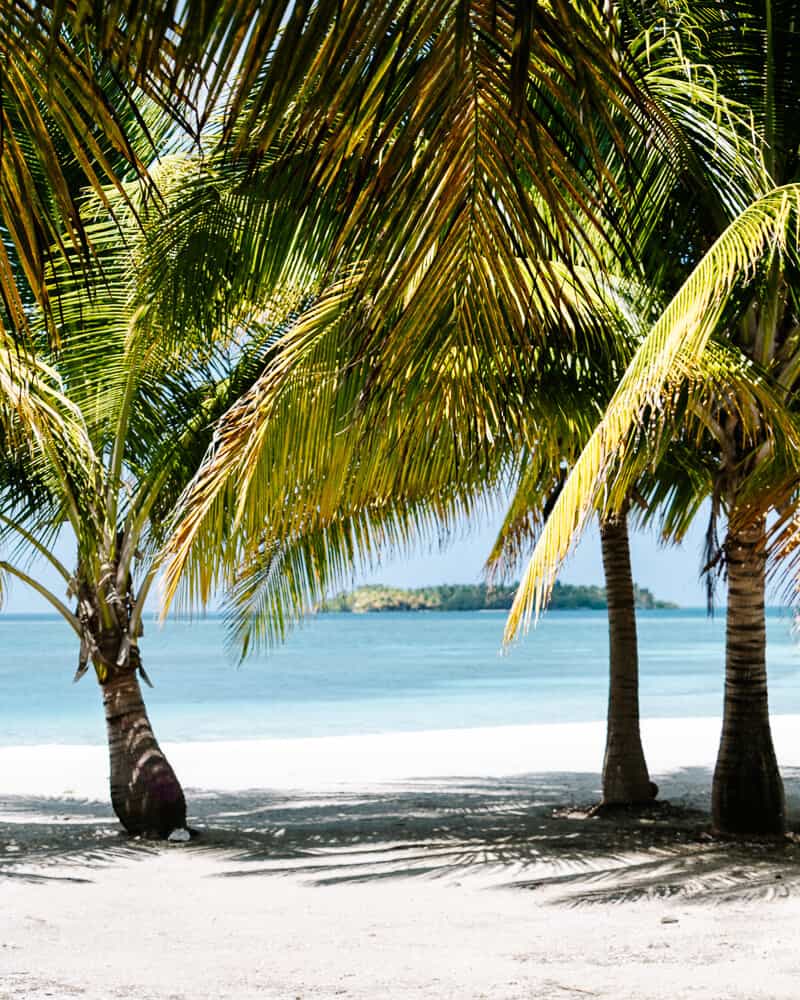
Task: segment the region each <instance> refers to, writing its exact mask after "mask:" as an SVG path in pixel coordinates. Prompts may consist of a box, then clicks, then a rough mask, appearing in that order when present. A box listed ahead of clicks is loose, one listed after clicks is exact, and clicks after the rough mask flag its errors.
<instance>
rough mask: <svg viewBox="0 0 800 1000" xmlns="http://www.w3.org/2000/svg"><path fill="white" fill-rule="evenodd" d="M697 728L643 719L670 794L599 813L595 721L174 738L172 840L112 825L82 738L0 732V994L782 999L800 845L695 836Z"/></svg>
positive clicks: (796, 814)
mask: <svg viewBox="0 0 800 1000" xmlns="http://www.w3.org/2000/svg"><path fill="white" fill-rule="evenodd" d="M798 721H800V720H797V719H792V718H790V717H779V718H778V719H776V743H777V745H778V750H779V756H780V757H781V760H782V764H783V765H784V778H785V780H786V785H787V792H788V793H789V803H790V807H791V815H792V820H793V822H794V823H795V824H796V823H797V821H800V740H797V739H795V740H793V739H792V735H793V733H797V732H798V725H797V724H798ZM717 734H718V723H717V722H716V721H714V720H692V721H691V722H679V721H672V722H669V721H664V720H659V721H658V722H656V723H648V724H647V725H646V726H645V739H646V741H647V745H648V754H649V757H650V762H651V770H652V771H653V773H654V774H655V776H656V780H658V782H659V784H660V786H661V790H662V796H663V797H664V798H668V799H669V800H670V802H671V803H672V806H673V808H671V809H670V810H663V811H661V810H654V811H653V812H652V813H650V814H649V815H646V816H627V817H621V818H619V819H617V820H613V821H612V820H609V819H597V818H593V819H587V818H586V817H585V815H584V814H583V813H581V812H580V811H579V807H580V806H582V805H586V804H589V803H591V802H592V801H593V800H594V799H595V797H596V794H597V787H598V776H597V773H596V766H597V757H596V756H594V755H596V754H597V752H598V746H597V741H598V736H599V738H600V746H601V747H602V727H598V726H594V725H585V726H547V727H545V726H542V727H515V728H513V729H511V728H509V729H502V730H483V731H475V730H473V731H454V732H452V733H439V734H430V733H427V734H392V735H386V736H376V737H353V738H348V739H340V740H307V741H272V742H268V743H267V742H264V743H259V744H246V743H242V744H238V745H237V744H206V745H184V746H181V747H174V748H170V753H171V756H172V757H173V759H174V760H175V762H176V765H177V767H178V771H179V773H180V774H181V777H182V778H183V780H184V782H185V784H186V785H187V786H188V787H190V788H193V789H194V791H192V792H191V793H190V804H191V805H190V809H191V814H192V819H191V822H192V825H193V826H194V827H196V828H197V829H198V830H200V831H201V833H202V836H200V837H199V838H197V839H196V840H194V841H193V842H192V843H191V844H190V845H187V846H168V845H155V844H152V843H144V842H140V841H132V840H129V839H127V838H125V837H123V836H121V835H120V833H119V832H118V828H117V826H116V824H115V823H114V821H113V817H111V815H110V810H109V808H108V806H107V804H106V803H105V795H104V790H101V792H100V794H98V795H94V790H96V789H97V786H98V784H99V785H100V786H102V784H103V781H104V770H105V765H104V752H103V751H102V749H97V748H56V749H54V748H52V747H49V748H16V749H14V748H11V749H4V750H2V751H0V904H2V905H1V906H0V998H3V1000H5V998H7V997H8V998H11V997H14V998H16V997H32V998H37V1000H38V998H40V997H41V998H44V997H55V998H62V997H64V998H66V997H84V998H88V1000H106V998H109V1000H112V998H134V997H135V998H137V1000H156V998H158V1000H178V998H180V1000H190V998H191V1000H195V998H197V1000H205V998H216V997H226V998H227V997H230V998H243V1000H247V998H251V997H253V998H255V997H259V998H262V997H263V998H281V1000H283V998H286V1000H294V998H297V997H302V998H303V1000H306V998H308V1000H310V998H329V997H331V998H332V997H350V998H364V1000H367V998H369V1000H373V998H375V1000H378V998H384V997H388V998H394V997H398V998H400V997H403V998H434V997H435V998H454V1000H455V998H458V1000H462V998H463V1000H471V998H479V997H485V998H492V1000H494V998H497V1000H511V998H544V1000H549V998H559V1000H565V998H566V1000H569V998H573V1000H580V998H585V997H603V998H608V1000H612V998H613V1000H626V998H631V1000H632V998H637V1000H638V998H653V1000H655V998H659V1000H660V998H664V1000H667V998H669V1000H680V998H699V997H702V998H709V1000H728V998H731V1000H733V998H736V1000H739V998H741V1000H745V998H747V1000H751V998H752V1000H755V998H759V1000H761V998H764V1000H766V998H781V1000H783V998H787V1000H788V998H792V1000H795V998H796V997H797V996H798V994H800V987H799V986H798V982H800V846H798V845H797V844H795V843H792V842H790V843H787V844H786V845H780V846H775V845H768V844H751V845H734V844H728V843H722V842H718V841H713V840H711V839H709V838H708V837H707V835H706V833H705V827H706V823H707V809H708V792H709V785H710V764H711V762H712V760H713V754H714V750H715V745H716V740H717ZM793 743H796V744H797V746H796V748H794V750H793V755H792V744H793ZM290 758H291V759H290ZM48 762H49V764H48ZM526 764H527V767H526V766H525V765H526ZM592 765H594V766H592ZM204 766H205V774H203V773H202V772H203V768H204ZM557 768H558V769H557ZM98 769H99V777H98V773H97V771H98ZM259 776H260V778H261V781H260V783H259V781H258V780H257V779H258V778H259ZM198 779H199V780H198ZM65 782H67V783H66V784H65ZM248 789H249V790H248ZM259 789H260V790H259ZM65 792H71V793H72V794H71V795H69V796H65V794H64V793H65ZM79 796H81V797H79Z"/></svg>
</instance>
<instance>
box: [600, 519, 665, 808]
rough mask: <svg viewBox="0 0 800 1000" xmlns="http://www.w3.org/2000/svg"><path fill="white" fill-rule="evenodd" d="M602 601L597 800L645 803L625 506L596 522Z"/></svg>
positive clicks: (650, 788) (649, 794) (648, 792)
mask: <svg viewBox="0 0 800 1000" xmlns="http://www.w3.org/2000/svg"><path fill="white" fill-rule="evenodd" d="M600 541H601V545H602V551H603V569H604V571H605V577H606V596H607V600H608V638H609V693H608V725H607V731H606V752H605V757H604V760H603V804H605V805H622V804H634V803H641V802H649V801H650V800H651V799H653V798H654V796H655V794H656V792H657V788H656V786H655V785H654V784H653V783H652V782H651V781H650V776H649V774H648V773H647V764H646V763H645V759H644V751H643V749H642V739H641V735H640V733H639V658H638V649H637V642H636V609H635V603H634V593H633V575H632V573H631V555H630V546H629V544H628V521H627V510H623V511H621V512H620V514H619V515H617V516H616V517H613V518H607V519H605V520H602V521H601V522H600Z"/></svg>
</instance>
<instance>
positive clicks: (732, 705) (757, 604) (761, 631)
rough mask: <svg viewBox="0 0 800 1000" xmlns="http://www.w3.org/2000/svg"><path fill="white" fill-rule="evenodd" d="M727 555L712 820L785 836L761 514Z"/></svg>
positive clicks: (728, 828) (734, 538) (727, 828)
mask: <svg viewBox="0 0 800 1000" xmlns="http://www.w3.org/2000/svg"><path fill="white" fill-rule="evenodd" d="M725 557H726V562H727V567H728V611H727V624H726V632H725V709H724V716H723V721H722V738H721V740H720V746H719V754H718V756H717V766H716V768H715V771H714V783H713V789H712V801H711V812H712V821H713V826H714V829H715V830H717V831H718V832H720V833H731V834H782V833H783V832H784V831H785V815H784V812H785V809H784V797H783V782H782V781H781V776H780V773H779V771H778V762H777V760H776V757H775V750H774V748H773V745H772V734H771V731H770V724H769V706H768V701H767V662H766V647H767V639H766V627H765V620H764V584H765V571H766V556H765V538H764V522H763V520H762V521H761V522H760V523H757V524H756V525H754V526H752V527H750V528H747V529H745V530H740V531H738V532H737V533H734V532H732V531H729V532H728V536H727V538H726V540H725Z"/></svg>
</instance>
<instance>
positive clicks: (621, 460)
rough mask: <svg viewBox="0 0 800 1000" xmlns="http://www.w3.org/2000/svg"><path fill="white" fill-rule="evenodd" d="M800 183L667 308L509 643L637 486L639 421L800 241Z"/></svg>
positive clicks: (522, 597)
mask: <svg viewBox="0 0 800 1000" xmlns="http://www.w3.org/2000/svg"><path fill="white" fill-rule="evenodd" d="M799 206H800V186H799V185H789V186H787V187H784V188H778V189H776V190H774V191H772V192H770V193H769V194H768V195H766V196H764V197H763V198H761V199H759V200H758V201H756V202H755V203H754V204H752V205H751V206H749V207H748V208H747V209H746V210H745V211H744V212H743V213H742V214H741V215H740V216H739V217H738V218H737V219H736V220H735V221H734V222H733V223H732V224H731V225H730V226H729V227H728V229H727V230H726V231H725V232H724V233H723V234H722V236H721V237H720V238H719V239H718V240H717V242H716V243H715V244H714V246H713V247H712V249H711V250H710V251H709V252H708V254H707V255H706V256H705V257H704V258H703V260H702V261H701V263H700V264H699V265H698V266H697V267H696V268H695V270H694V272H693V273H692V275H691V276H690V278H689V279H688V280H687V281H686V283H685V284H684V285H683V287H682V288H681V290H680V291H679V292H678V294H677V295H676V296H675V298H674V299H673V300H672V302H671V303H670V304H669V305H668V306H667V308H666V310H665V311H664V313H663V314H662V316H661V317H660V318H659V320H658V321H657V322H656V324H655V325H654V326H653V328H652V330H651V331H650V333H649V334H648V336H647V337H646V339H645V340H644V342H643V343H642V345H641V346H640V347H639V349H638V350H637V352H636V354H635V356H634V358H633V360H632V362H631V364H630V366H629V367H628V370H627V371H626V373H625V375H624V376H623V378H622V380H621V382H620V385H619V387H618V389H617V391H616V392H615V394H614V396H613V398H612V399H611V402H610V403H609V405H608V408H607V410H606V412H605V414H604V416H603V419H602V420H601V422H600V424H599V425H598V426H597V428H596V429H595V431H594V432H593V434H592V437H591V438H590V440H589V442H588V443H587V445H586V448H585V449H584V450H583V452H582V453H581V455H580V457H579V459H578V461H577V462H576V463H575V466H574V467H573V469H572V471H571V473H570V475H569V477H568V479H567V481H566V483H565V485H564V488H563V490H562V492H561V494H560V496H559V498H558V500H557V501H556V504H555V506H554V508H553V511H552V513H551V515H550V517H549V519H548V521H547V524H546V525H545V527H544V529H543V531H542V534H541V536H540V538H539V542H538V544H537V546H536V549H535V551H534V554H533V557H532V559H531V562H530V564H529V566H528V568H527V570H526V573H525V575H524V577H523V579H522V581H521V583H520V588H519V591H518V593H517V597H516V599H515V601H514V605H513V607H512V609H511V612H510V613H509V618H508V622H507V625H506V632H505V641H506V642H510V641H511V640H512V639H513V638H514V637H515V636H516V635H517V634H518V633H519V631H520V630H521V629H523V628H527V626H528V625H529V623H530V619H531V616H532V615H533V614H534V613H535V614H537V615H538V613H539V611H540V610H541V608H542V607H543V605H544V603H546V601H547V598H548V596H549V594H550V592H551V590H552V586H553V584H554V582H555V578H556V574H557V572H558V569H559V567H560V565H561V563H562V561H563V560H564V558H565V557H566V555H567V554H568V553H569V551H570V549H571V548H572V545H573V544H574V542H575V540H576V538H577V537H578V536H579V535H580V532H581V531H582V529H583V527H584V525H585V524H586V521H587V519H588V517H589V516H590V515H591V513H592V511H593V510H594V508H595V506H596V505H597V504H598V503H599V502H600V499H601V491H602V490H603V487H604V485H606V484H608V486H609V487H610V489H611V494H610V496H609V498H608V501H609V502H610V504H611V505H612V507H613V506H614V504H615V503H616V504H618V503H619V502H621V498H622V497H623V496H624V495H625V494H626V493H627V491H628V489H629V487H630V486H631V469H630V468H629V467H628V468H626V462H625V457H626V454H628V455H630V454H631V453H633V452H634V451H635V450H636V448H637V446H638V445H639V443H640V439H641V434H642V430H641V425H640V420H641V418H642V416H643V414H644V413H645V411H650V413H651V419H653V417H654V415H657V414H658V413H659V412H660V411H662V410H663V409H664V408H665V406H669V393H668V392H667V394H666V396H665V389H666V387H668V386H670V385H672V386H677V385H679V384H680V382H681V380H682V379H683V378H684V377H685V375H686V374H687V372H688V370H689V366H691V365H692V364H694V363H695V362H696V361H697V359H698V358H699V357H700V356H701V355H702V352H703V350H704V349H705V346H706V344H707V342H708V339H709V337H710V336H711V334H712V333H713V332H714V330H715V328H716V326H717V324H718V322H719V320H720V317H721V316H722V314H723V311H724V309H725V307H726V304H727V302H728V299H729V297H730V295H731V293H732V291H733V290H734V289H735V288H736V287H737V286H738V285H739V284H740V283H741V282H743V281H744V280H746V279H747V278H748V277H751V276H752V275H753V274H754V273H755V271H756V269H757V268H758V266H759V264H760V263H761V262H762V261H763V259H764V257H765V255H767V254H769V253H775V252H785V251H787V250H789V249H790V248H789V245H788V244H789V239H788V237H789V236H790V235H791V236H792V237H793V239H794V240H795V241H796V232H795V231H794V229H793V228H792V226H794V227H796V226H797V219H798V207H799Z"/></svg>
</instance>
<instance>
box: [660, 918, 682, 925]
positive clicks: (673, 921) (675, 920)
mask: <svg viewBox="0 0 800 1000" xmlns="http://www.w3.org/2000/svg"><path fill="white" fill-rule="evenodd" d="M679 922H680V921H679V920H678V918H677V917H662V918H661V923H662V924H677V923H679Z"/></svg>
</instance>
